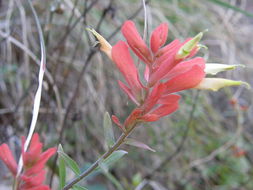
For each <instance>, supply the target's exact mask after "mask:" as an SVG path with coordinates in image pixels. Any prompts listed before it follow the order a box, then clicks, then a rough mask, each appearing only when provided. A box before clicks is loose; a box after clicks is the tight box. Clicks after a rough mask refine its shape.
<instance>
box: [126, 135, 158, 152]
mask: <svg viewBox="0 0 253 190" xmlns="http://www.w3.org/2000/svg"><path fill="white" fill-rule="evenodd" d="M125 143H126V144H128V145H131V146H135V147H138V148H142V149H146V150H150V151H152V152H156V151H155V150H154V149H152V148H150V147H149V146H148V145H146V144H144V143H143V142H140V141H137V140H135V139H131V138H127V140H126V141H125Z"/></svg>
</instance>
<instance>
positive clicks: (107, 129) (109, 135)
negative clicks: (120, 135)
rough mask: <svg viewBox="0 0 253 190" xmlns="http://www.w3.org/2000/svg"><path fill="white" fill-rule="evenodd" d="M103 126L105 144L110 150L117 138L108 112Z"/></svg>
mask: <svg viewBox="0 0 253 190" xmlns="http://www.w3.org/2000/svg"><path fill="white" fill-rule="evenodd" d="M103 126H104V136H105V142H106V145H107V147H108V148H110V147H112V145H113V144H114V143H115V138H114V133H113V130H112V121H111V118H110V115H109V113H108V112H106V113H105V115H104V123H103Z"/></svg>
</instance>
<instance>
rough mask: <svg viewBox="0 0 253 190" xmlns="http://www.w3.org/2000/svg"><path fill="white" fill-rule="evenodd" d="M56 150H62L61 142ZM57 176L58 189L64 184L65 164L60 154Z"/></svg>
mask: <svg viewBox="0 0 253 190" xmlns="http://www.w3.org/2000/svg"><path fill="white" fill-rule="evenodd" d="M58 151H62V152H63V149H62V146H61V144H60V145H59V146H58ZM59 178H60V189H62V188H63V187H64V186H65V184H66V165H65V162H64V159H63V158H62V157H61V156H60V157H59Z"/></svg>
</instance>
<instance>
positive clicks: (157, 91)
mask: <svg viewBox="0 0 253 190" xmlns="http://www.w3.org/2000/svg"><path fill="white" fill-rule="evenodd" d="M164 90H165V85H164V84H163V83H160V84H158V83H157V84H156V85H155V86H154V88H153V89H152V91H151V93H150V94H149V95H148V97H147V98H146V100H145V103H144V105H143V109H144V112H145V113H148V112H149V111H150V110H151V109H152V108H153V107H154V106H155V104H156V103H157V101H158V100H159V98H160V97H161V96H162V94H163V92H164Z"/></svg>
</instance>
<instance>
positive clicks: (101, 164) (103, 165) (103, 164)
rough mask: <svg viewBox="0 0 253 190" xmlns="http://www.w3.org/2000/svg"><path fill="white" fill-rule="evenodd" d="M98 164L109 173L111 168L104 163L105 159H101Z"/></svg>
mask: <svg viewBox="0 0 253 190" xmlns="http://www.w3.org/2000/svg"><path fill="white" fill-rule="evenodd" d="M98 165H99V167H100V168H101V169H102V171H103V172H105V173H108V171H109V169H108V167H107V165H106V164H105V163H104V160H102V161H100V162H99V163H98Z"/></svg>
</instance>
